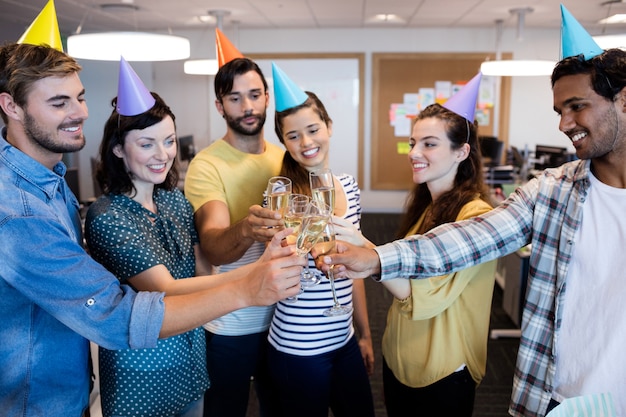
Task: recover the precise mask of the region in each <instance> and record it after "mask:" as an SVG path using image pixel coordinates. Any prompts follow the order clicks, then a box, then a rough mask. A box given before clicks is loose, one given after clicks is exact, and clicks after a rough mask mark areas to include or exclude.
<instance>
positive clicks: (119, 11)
mask: <svg viewBox="0 0 626 417" xmlns="http://www.w3.org/2000/svg"><path fill="white" fill-rule="evenodd" d="M624 1H625V2H622V1H619V0H608V1H607V0H413V1H409V0H55V6H56V10H57V16H58V19H59V26H60V29H61V32H62V34H63V35H71V34H73V33H75V32H76V31H77V29H78V28H79V27H82V33H89V32H102V31H118V30H120V31H121V30H124V31H126V30H131V31H134V30H138V31H171V32H172V33H173V34H175V32H176V30H180V29H190V28H213V27H216V26H217V25H218V24H219V25H221V27H222V28H223V29H224V30H228V29H229V28H232V27H236V28H241V29H244V28H246V29H247V28H254V29H265V28H266V29H292V28H317V29H327V28H368V27H401V28H427V27H448V28H460V27H474V28H475V27H493V28H495V27H496V23H495V21H496V20H497V19H502V20H503V26H504V27H505V28H511V27H513V28H516V27H518V18H517V14H515V13H511V10H512V9H526V8H531V9H532V12H528V13H526V14H524V17H523V26H524V27H542V28H557V27H559V25H560V12H559V4H560V3H564V4H565V6H566V7H567V8H568V10H569V11H570V12H571V13H572V14H573V15H574V16H575V17H576V18H577V19H578V20H579V21H580V22H581V23H582V24H583V26H584V27H585V28H586V29H587V31H589V32H590V33H591V34H592V35H598V34H602V33H607V34H609V33H617V32H625V31H626V24H619V25H610V26H609V25H604V24H599V23H598V21H599V20H600V19H603V18H605V17H607V16H609V15H612V14H615V13H626V0H624ZM46 2H47V0H0V24H2V22H3V21H5V22H11V23H17V24H18V25H23V26H24V28H26V27H28V25H29V24H30V23H31V22H32V20H33V19H34V18H35V16H36V15H37V14H38V13H39V12H40V11H41V9H42V8H43V6H44V5H45V4H46ZM210 10H225V11H227V15H226V16H224V17H221V18H219V19H216V18H215V17H210V16H209V18H208V21H202V20H201V19H200V18H199V16H205V17H206V16H208V15H209V11H210ZM377 14H395V15H397V16H398V17H400V18H401V19H402V20H403V21H402V22H393V21H389V22H371V21H370V19H371V18H373V16H375V15H377Z"/></svg>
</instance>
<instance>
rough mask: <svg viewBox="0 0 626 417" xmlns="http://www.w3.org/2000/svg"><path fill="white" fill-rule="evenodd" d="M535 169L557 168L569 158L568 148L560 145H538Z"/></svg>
mask: <svg viewBox="0 0 626 417" xmlns="http://www.w3.org/2000/svg"><path fill="white" fill-rule="evenodd" d="M535 160H536V162H535V169H546V168H555V167H558V166H561V165H563V164H564V163H566V162H567V161H568V160H569V157H568V155H567V148H561V147H559V146H548V145H536V147H535Z"/></svg>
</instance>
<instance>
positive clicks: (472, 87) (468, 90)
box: [443, 72, 483, 123]
mask: <svg viewBox="0 0 626 417" xmlns="http://www.w3.org/2000/svg"><path fill="white" fill-rule="evenodd" d="M482 77H483V73H482V72H479V73H478V74H476V75H475V76H474V78H472V79H471V80H469V81H468V83H467V84H465V85H464V86H463V88H461V89H460V90H459V91H458V92H457V93H456V94H455V95H453V96H452V97H450V98H449V99H448V101H446V102H445V103H443V107H445V108H446V109H448V110H450V111H452V112H455V113H456V114H458V115H459V116H461V117H464V118H466V119H467V120H469V121H470V123H474V114H475V113H476V102H477V101H478V91H479V87H480V80H481V79H482Z"/></svg>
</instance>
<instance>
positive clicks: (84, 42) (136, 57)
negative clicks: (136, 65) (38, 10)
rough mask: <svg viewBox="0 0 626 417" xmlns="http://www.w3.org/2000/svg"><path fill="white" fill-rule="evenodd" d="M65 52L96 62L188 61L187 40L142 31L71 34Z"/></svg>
mask: <svg viewBox="0 0 626 417" xmlns="http://www.w3.org/2000/svg"><path fill="white" fill-rule="evenodd" d="M67 53H68V55H70V56H72V57H74V58H82V59H92V60H96V61H119V60H120V57H121V56H123V57H124V59H126V60H127V61H174V60H179V59H186V58H189V56H190V55H191V46H190V44H189V39H187V38H183V37H180V36H172V35H162V34H156V33H145V32H102V33H88V34H79V35H71V36H69V37H68V38H67Z"/></svg>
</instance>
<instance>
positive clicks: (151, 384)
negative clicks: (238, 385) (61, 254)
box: [85, 93, 209, 417]
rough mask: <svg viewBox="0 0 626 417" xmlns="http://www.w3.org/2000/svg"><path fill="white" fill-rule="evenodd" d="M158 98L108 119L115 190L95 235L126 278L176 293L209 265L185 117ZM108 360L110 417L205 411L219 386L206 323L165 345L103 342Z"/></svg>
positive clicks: (89, 221)
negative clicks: (212, 379) (208, 354)
mask: <svg viewBox="0 0 626 417" xmlns="http://www.w3.org/2000/svg"><path fill="white" fill-rule="evenodd" d="M152 95H153V96H154V97H155V99H156V103H155V105H154V106H153V107H152V108H151V109H150V110H148V111H146V112H144V113H142V114H140V115H137V116H121V115H119V114H118V113H117V111H113V113H112V115H111V117H110V118H109V120H108V121H107V123H106V125H105V128H104V135H103V141H102V144H101V147H100V165H99V167H98V171H97V179H98V181H99V183H100V185H101V187H102V189H103V191H104V193H105V194H104V195H103V196H102V197H100V198H99V199H98V200H97V201H96V202H94V203H93V204H92V205H91V206H90V208H89V211H88V214H87V218H86V222H85V237H86V240H87V245H88V247H89V250H90V252H91V255H92V256H93V257H94V259H96V260H97V261H98V262H100V263H101V264H102V265H104V266H105V267H106V268H107V269H109V270H110V271H111V272H113V273H114V274H115V275H116V276H117V277H118V279H119V280H120V282H121V283H122V284H127V285H129V286H130V287H132V288H134V289H135V290H137V291H163V292H167V293H168V294H175V293H176V292H177V290H176V288H177V287H176V285H175V284H177V280H180V279H182V278H188V277H193V276H195V275H201V274H206V273H207V272H208V270H207V268H206V265H205V264H203V263H202V262H201V260H202V258H201V257H198V256H197V255H198V254H199V252H196V250H198V236H197V233H196V230H195V228H194V223H193V211H192V208H191V205H190V204H189V202H188V201H187V199H186V198H185V197H184V196H183V194H182V193H181V192H180V191H179V190H178V189H177V188H176V184H177V181H178V174H177V171H176V167H175V158H176V152H177V141H176V126H175V123H174V120H175V118H174V115H173V114H172V112H171V110H170V108H169V107H168V106H167V105H166V104H165V103H164V102H163V100H162V99H161V98H160V97H159V96H158V95H157V94H154V93H152ZM189 281H199V280H195V279H194V280H189ZM185 284H192V282H186V283H185ZM178 291H179V292H184V291H182V290H178ZM99 359H100V385H101V398H102V411H103V414H104V416H105V417H113V416H125V417H130V416H184V417H191V416H194V417H195V416H199V415H201V414H202V400H203V397H204V392H205V390H206V389H207V388H208V387H209V378H208V375H207V370H206V359H205V340H204V332H203V330H202V328H197V329H195V330H191V331H189V332H187V333H183V334H181V335H178V336H174V337H170V338H168V339H160V340H159V341H158V345H157V348H155V349H127V350H108V349H106V348H105V347H100V350H99Z"/></svg>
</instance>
